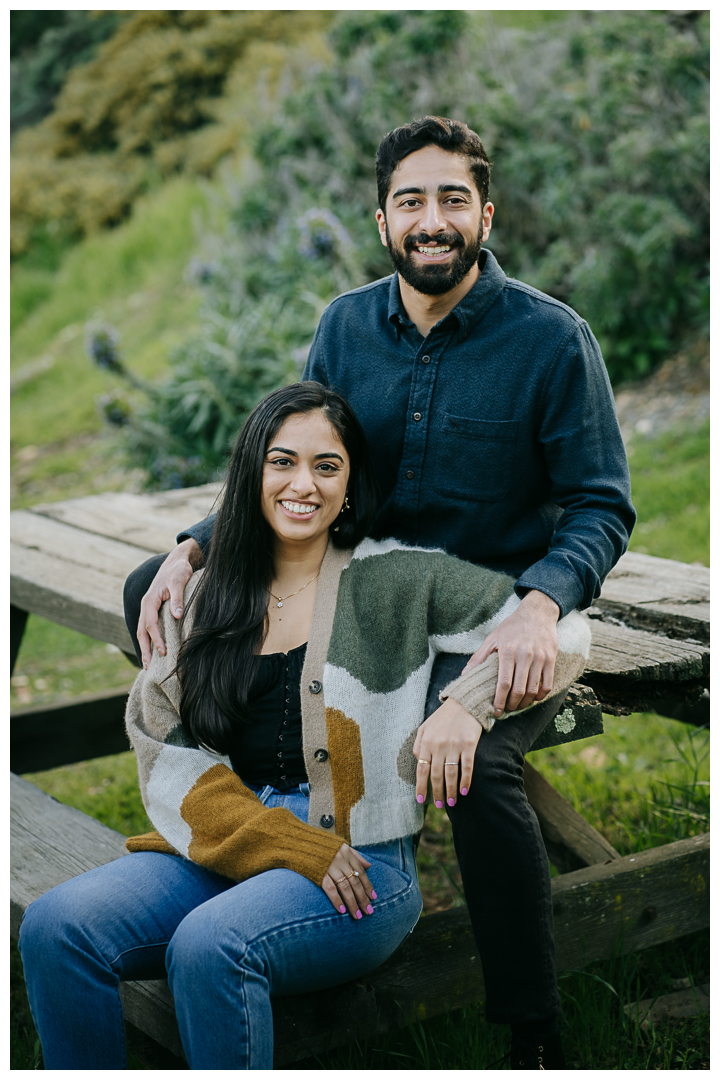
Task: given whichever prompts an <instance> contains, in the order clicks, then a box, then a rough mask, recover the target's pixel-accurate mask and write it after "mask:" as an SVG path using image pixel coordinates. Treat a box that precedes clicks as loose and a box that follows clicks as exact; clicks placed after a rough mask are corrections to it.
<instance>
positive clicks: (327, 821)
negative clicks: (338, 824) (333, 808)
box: [320, 814, 335, 829]
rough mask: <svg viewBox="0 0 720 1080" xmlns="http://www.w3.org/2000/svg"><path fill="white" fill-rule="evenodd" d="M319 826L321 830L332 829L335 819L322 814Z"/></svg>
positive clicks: (330, 815)
mask: <svg viewBox="0 0 720 1080" xmlns="http://www.w3.org/2000/svg"><path fill="white" fill-rule="evenodd" d="M320 824H321V825H322V827H323V829H332V827H333V825H334V824H335V818H334V817H333V816H332V814H323V816H322V817H321V818H320Z"/></svg>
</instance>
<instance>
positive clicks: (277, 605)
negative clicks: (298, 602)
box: [268, 570, 320, 607]
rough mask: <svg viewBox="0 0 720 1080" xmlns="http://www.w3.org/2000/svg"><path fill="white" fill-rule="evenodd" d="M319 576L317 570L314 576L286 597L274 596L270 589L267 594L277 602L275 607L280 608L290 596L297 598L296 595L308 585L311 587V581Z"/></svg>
mask: <svg viewBox="0 0 720 1080" xmlns="http://www.w3.org/2000/svg"><path fill="white" fill-rule="evenodd" d="M319 574H320V571H319V570H318V572H317V574H314V575H313V576H312V577H311V578H310V580H309V581H306V582H305V584H304V585H303V586H302V587H301V588H299V589H296V590H295V592H291V593H288V594H287V596H275V593H274V592H273V591H272V589H268V592H269V593H270V595H271V596H272V597H274V598H275V599H276V600H277V604H276V605H275V607H282V606H283V602H284V601H285V600H289V599H290V597H291V596H297V594H298V593H299V592H302V591H303V589H307V587H308V585H312V583H313V581H314V580H315V578H316V577H318V575H319Z"/></svg>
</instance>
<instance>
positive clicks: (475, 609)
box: [429, 556, 590, 731]
mask: <svg viewBox="0 0 720 1080" xmlns="http://www.w3.org/2000/svg"><path fill="white" fill-rule="evenodd" d="M519 605H520V599H519V598H518V596H517V595H516V594H515V592H514V582H513V579H512V578H510V577H508V576H507V575H505V574H500V573H497V572H496V571H492V570H488V569H487V568H485V567H481V566H474V565H472V564H470V563H466V562H462V561H461V560H459V559H455V558H453V557H452V556H445V557H444V558H443V559H441V561H440V563H439V564H438V568H437V571H436V573H435V574H434V575H433V589H432V593H431V603H430V613H429V617H430V625H431V628H433V627H434V626H437V625H438V624H442V629H443V633H437V632H436V633H435V634H433V635H432V636H431V644H432V645H434V647H435V649H436V651H438V652H451V653H452V652H454V653H469V652H475V651H476V650H477V649H479V648H480V646H481V645H482V643H483V642H484V640H485V638H486V637H487V635H488V634H490V633H491V632H492V631H493V630H494V629H495V628H496V627H497V626H499V625H500V623H501V622H503V620H504V619H506V618H507V617H508V615H510V614H512V612H513V611H515V610H517V608H518V607H519ZM589 652H590V623H589V620H588V619H587V618H585V617H584V616H582V615H580V613H579V612H577V611H571V612H570V613H569V614H568V615H566V616H565V617H564V618H563V619H560V621H559V622H558V654H557V659H556V661H555V675H554V678H553V690H552V695H551V696H552V697H555V696H558V695H560V694H564V693H565V692H566V690H567V689H568V687H569V686H570V685H571V683H573V682H574V681H575V679H577V678H578V677H579V676H580V675H581V674H582V672H583V670H584V668H585V664H586V662H587V658H588V655H589ZM497 680H498V657H497V653H492V654H491V655H490V656H489V657H488V658H487V660H486V661H485V662H484V663H482V664H480V665H479V666H478V667H476V668H473V670H472V671H470V672H468V674H467V675H461V676H460V677H459V678H457V679H455V680H454V681H453V682H451V683H450V684H449V685H448V686H446V687H445V689H444V690H443V691H442V692H441V694H440V699H441V700H442V701H445V700H447V698H449V697H452V698H453V699H454V700H455V701H458V702H459V703H460V704H461V705H462V706H463V707H464V708H466V709H467V710H468V712H470V713H472V715H473V716H474V717H475V719H476V720H477V721H478V722H479V723H480V724H481V726H482V727H483V728H484V729H485V730H486V731H490V729H491V728H492V727H493V725H494V723H495V719H496V717H495V715H494V707H493V699H494V697H495V690H496V687H497ZM545 700H547V699H545ZM535 704H538V703H533V705H529V706H528V708H530V709H532V708H534V707H535ZM517 711H518V712H520V711H522V712H525V711H526V710H524V709H523V710H517ZM508 715H510V714H509V713H503V714H502V716H501V717H499V719H503V717H505V716H508ZM513 715H514V714H513Z"/></svg>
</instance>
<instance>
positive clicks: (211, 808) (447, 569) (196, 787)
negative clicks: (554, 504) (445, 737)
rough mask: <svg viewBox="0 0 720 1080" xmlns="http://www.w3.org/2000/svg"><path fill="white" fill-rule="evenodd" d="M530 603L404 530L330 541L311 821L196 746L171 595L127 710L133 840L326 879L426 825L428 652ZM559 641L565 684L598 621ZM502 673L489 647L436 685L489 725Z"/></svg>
mask: <svg viewBox="0 0 720 1080" xmlns="http://www.w3.org/2000/svg"><path fill="white" fill-rule="evenodd" d="M200 573H202V571H199V572H198V573H197V574H195V575H193V578H192V580H191V581H190V583H189V584H188V586H187V590H186V594H185V596H186V602H187V600H188V599H189V597H190V596H191V595H192V592H193V591H194V589H195V587H196V586H197V583H198V580H199V575H200ZM519 603H520V601H519V600H518V598H517V596H516V595H515V593H514V592H513V580H512V578H510V577H507V576H505V575H504V574H499V573H497V572H495V571H491V570H488V569H485V568H484V567H481V566H474V565H472V564H471V563H467V562H462V561H461V560H460V559H457V558H455V557H454V556H452V555H447V554H445V553H444V552H442V551H431V550H427V549H422V548H410V547H405V546H403V545H402V544H400V543H399V542H398V541H396V540H383V541H379V542H378V541H374V540H365V541H363V543H362V544H360V546H359V547H358V548H356V549H355V551H341V550H338V549H335V548H333V547H332V545H330V546H329V547H328V551H327V554H326V555H325V559H324V561H323V564H322V569H321V571H320V576H319V579H318V589H317V600H316V604H315V612H314V615H313V622H312V628H311V631H310V638H309V641H308V646H307V653H306V659H305V665H304V667H303V674H302V685H301V700H302V731H303V750H304V756H305V765H306V769H307V775H308V780H309V783H310V806H309V817H308V823H307V824H305V823H304V822H301V821H299V820H298V819H297V818H296V817H295V816H294V815H293V814H291V813H290V812H289V811H288V810H285V809H282V808H280V807H275V808H267V807H265V806H263V804H262V803H261V802H260V800H259V799H258V798H257V796H256V795H255V794H254V793H253V792H252V791H250V790H249V788H247V787H245V785H244V784H243V783H242V781H241V780H240V777H239V776H237V774H236V773H234V772H233V770H232V767H231V765H230V761H229V759H228V758H227V757H223V756H220V755H218V754H213V753H211V752H209V751H207V750H204V749H202V748H201V747H198V746H196V745H193V744H191V743H190V740H189V739H188V737H187V736H186V735H185V732H184V729H183V727H182V725H181V723H180V715H179V699H180V688H179V685H178V680H177V678H176V677H175V676H171V677H170V678H168V675H169V673H170V672H171V671H173V669H174V667H175V665H176V662H177V655H178V648H179V646H180V641H181V638H180V624H179V623H178V622H177V621H176V620H175V619H174V618H173V617H172V616H171V615H169V614H168V608H167V604H165V605H163V608H162V610H161V623H160V625H161V631H162V633H163V636H164V638H165V642H166V644H167V655H166V656H160V654H159V653H158V652H157V651H155V652H154V653H153V658H152V661H151V663H150V666H149V668H148V670H147V671H143V672H141V673H140V674H139V675H138V677H137V680H136V682H135V685H134V686H133V689H132V692H131V694H130V698H129V701H128V707H127V729H128V734H129V736H130V740H131V742H132V744H133V746H134V748H135V751H136V753H137V760H138V769H139V774H140V788H141V791H142V797H143V801H144V803H145V808H146V810H147V813H148V816H149V817H150V820H151V821H152V823H153V825H154V826H155V829H156V830H157V832H153V833H148V834H146V835H144V836H138V837H133V838H132V839H130V840H128V841H127V847H128V848H129V850H130V851H147V850H153V851H162V852H167V853H170V854H179V855H182V856H184V857H185V858H188V859H191V860H192V861H193V862H196V863H199V864H200V865H202V866H205V867H208V868H209V869H212V870H215V871H217V872H218V873H220V874H224V875H225V876H226V877H229V878H232V879H234V880H236V881H243V880H245V879H246V878H249V877H252V876H253V875H255V874H259V873H262V872H263V871H265V870H271V869H274V868H278V867H286V868H288V869H290V870H295V871H297V872H298V873H300V874H303V875H304V876H305V877H307V878H309V879H310V880H311V881H314V882H315V883H316V884H318V885H320V884H321V882H322V879H323V877H324V875H325V873H326V872H327V869H328V867H329V865H330V863H331V862H332V860H333V858H334V856H335V853H336V852H337V850H338V849H339V848H340V846H341V845H342V843H343V842H344V841H347V842H348V843H349V844H351V845H352V846H353V847H356V848H362V847H363V846H366V845H368V844H376V843H381V842H383V841H386V840H392V839H394V838H396V837H402V836H408V835H410V834H412V833H415V832H417V831H418V830H419V829H421V828H422V823H423V811H422V808H421V807H420V806H419V805H418V803H417V800H416V798H415V766H416V761H415V758H414V757H413V754H412V747H413V743H414V741H415V735H416V732H417V729H418V727H419V725H420V724H421V723H422V721H423V715H424V706H425V698H426V694H427V688H428V685H429V681H430V673H431V670H432V665H433V660H434V658H435V656H436V655H437V654H438V653H440V652H450V653H472V652H474V651H475V650H476V649H478V648H479V647H480V645H481V644H482V642H483V640H484V639H485V637H486V635H487V634H488V633H489V632H490V631H491V630H492V629H493V628H494V627H495V626H497V625H498V624H499V623H500V622H502V620H503V619H505V618H506V617H507V616H508V615H509V614H510V613H511V612H512V611H514V610H515V609H516V608H517V606H518V604H519ZM191 610H192V609H191ZM558 638H559V646H560V647H559V653H558V658H557V664H556V668H555V680H554V690H553V693H554V694H558V693H561V692H564V691H565V690H566V689H567V687H568V686H569V685H570V683H571V682H572V681H573V680H574V679H576V678H577V677H578V675H580V674H581V672H582V670H583V667H584V664H585V661H586V659H587V655H588V651H589V647H590V631H589V626H588V621H587V620H586V619H584V618H583V617H582V616H581V615H579V614H578V613H577V612H572V613H571V614H570V615H568V616H566V618H564V619H562V620H561V621H560V623H559V624H558ZM496 681H497V656H496V655H495V654H493V655H492V656H491V657H490V658H489V659H488V660H487V661H486V662H485V663H484V664H482V665H480V666H479V667H477V668H475V670H474V671H472V672H470V673H468V674H467V675H464V676H461V677H460V678H459V679H457V680H455V682H454V683H452V684H451V685H450V686H448V687H446V689H445V691H444V692H443V694H442V695H441V696H442V697H443V698H445V697H448V696H452V697H453V698H455V699H456V700H457V701H459V702H460V704H461V705H463V706H464V707H465V708H467V709H468V711H469V712H471V713H472V714H473V716H475V718H476V719H477V720H478V722H479V723H480V724H481V725H482V727H483V728H485V729H486V730H489V729H490V728H491V727H492V726H493V723H494V722H495V721H494V716H493V707H492V701H493V697H494V694H495V684H496ZM531 708H532V706H531ZM500 722H502V719H501V720H500Z"/></svg>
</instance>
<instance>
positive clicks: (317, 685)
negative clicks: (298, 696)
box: [308, 679, 322, 694]
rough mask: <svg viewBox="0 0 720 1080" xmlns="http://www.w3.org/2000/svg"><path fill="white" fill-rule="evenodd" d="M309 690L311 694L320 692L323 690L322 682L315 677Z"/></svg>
mask: <svg viewBox="0 0 720 1080" xmlns="http://www.w3.org/2000/svg"><path fill="white" fill-rule="evenodd" d="M308 690H309V691H310V693H311V694H319V693H320V691H321V690H322V683H321V682H319V681H318V680H317V679H313V681H312V682H311V683H310V685H309V686H308Z"/></svg>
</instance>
